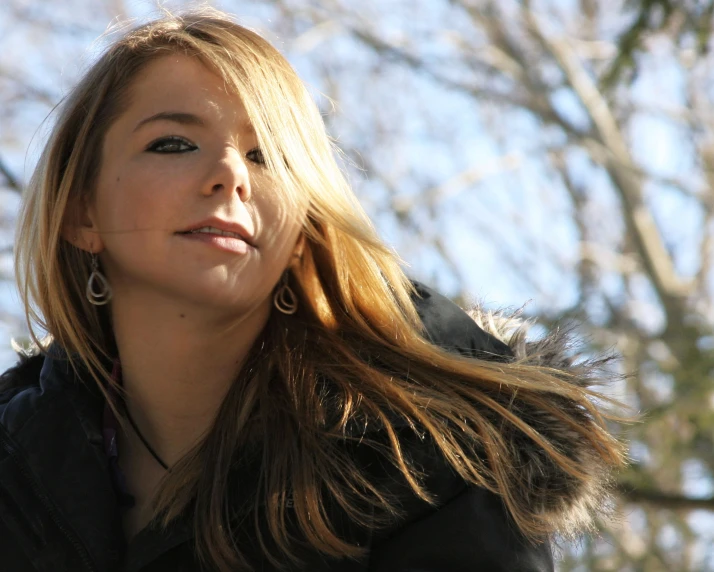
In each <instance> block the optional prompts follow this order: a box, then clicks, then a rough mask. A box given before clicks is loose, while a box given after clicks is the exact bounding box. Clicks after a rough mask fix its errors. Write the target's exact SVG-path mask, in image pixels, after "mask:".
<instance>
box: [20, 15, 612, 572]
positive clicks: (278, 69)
mask: <svg viewBox="0 0 714 572" xmlns="http://www.w3.org/2000/svg"><path fill="white" fill-rule="evenodd" d="M177 52H178V53H186V54H190V55H192V56H195V57H197V58H200V60H201V61H202V62H203V63H204V64H205V65H206V66H207V67H209V69H212V70H213V71H215V73H217V74H218V75H219V76H221V77H222V78H223V79H224V80H225V82H226V85H227V86H228V88H229V89H231V90H233V91H234V92H235V93H237V94H238V95H239V96H240V97H241V99H242V101H243V102H244V105H245V107H246V110H247V112H248V114H249V117H250V120H251V122H252V124H253V126H254V128H255V130H256V133H257V136H258V140H259V143H260V146H261V148H262V150H263V153H264V155H265V157H266V161H267V165H268V169H269V170H270V172H271V173H272V175H273V176H275V177H276V178H277V179H278V180H280V181H281V183H282V184H281V187H282V188H284V189H285V200H286V201H288V202H290V201H292V202H293V203H294V204H295V205H302V206H304V207H305V208H306V209H307V217H306V221H305V224H304V228H303V235H304V238H305V249H304V255H303V257H302V259H301V262H300V263H299V265H298V266H296V267H295V268H293V269H292V272H291V274H290V284H291V286H292V287H293V289H294V290H295V292H296V293H297V296H298V299H299V304H300V309H299V311H298V313H296V314H294V315H292V316H286V315H283V314H280V313H278V312H274V313H273V315H272V316H271V317H270V319H269V321H268V324H267V326H266V327H265V329H264V331H263V332H262V333H261V335H260V337H259V339H258V340H257V341H256V343H255V344H254V346H253V349H252V350H251V354H250V356H249V359H248V361H247V363H246V365H245V366H244V368H243V370H242V371H241V373H240V375H239V377H238V378H237V379H236V382H235V383H234V384H233V387H232V388H231V390H230V391H229V393H228V395H227V397H226V399H225V401H224V403H223V404H222V407H221V408H220V410H219V412H218V414H217V417H216V419H215V423H214V426H213V428H212V430H211V432H210V433H209V434H208V435H207V437H206V438H205V440H204V441H203V442H202V443H201V444H200V445H198V446H196V447H195V448H194V449H193V450H192V451H190V452H189V453H188V454H187V455H186V456H185V457H184V458H183V459H182V460H180V461H179V462H178V463H177V464H176V465H175V466H173V467H172V468H171V470H170V471H169V472H168V473H167V475H166V477H165V479H164V481H163V483H162V486H161V488H160V491H159V493H158V495H157V498H156V502H155V506H154V517H155V522H157V523H161V524H163V525H168V523H169V522H171V521H172V520H173V519H174V518H175V517H177V516H178V515H180V514H182V513H183V512H184V511H185V510H187V509H188V508H189V507H192V509H193V511H194V512H193V517H194V523H195V532H196V546H197V551H198V554H199V556H200V557H201V559H202V560H203V561H204V562H210V563H211V564H212V565H213V567H215V568H216V569H219V570H226V571H227V570H237V569H249V568H250V563H249V562H248V559H247V557H246V556H245V552H244V551H243V550H242V548H241V546H240V544H239V545H238V546H235V545H234V541H233V539H232V538H231V535H230V531H231V523H230V519H229V518H228V517H227V514H229V513H230V512H231V510H228V507H227V502H228V500H227V498H228V484H227V483H228V482H229V479H228V476H229V473H230V472H231V467H232V465H233V463H234V462H235V454H236V451H240V450H242V449H246V448H250V447H255V446H257V447H258V449H259V450H260V451H261V457H260V473H259V474H260V482H259V484H258V488H257V492H256V494H255V496H254V498H252V502H250V503H247V505H246V506H245V508H244V509H243V510H244V512H245V514H243V515H242V516H243V517H245V516H246V515H252V518H254V520H255V527H256V534H257V537H258V539H259V541H260V546H261V549H262V551H263V552H264V554H265V556H266V557H268V558H270V560H271V561H272V562H273V563H275V564H276V565H280V564H281V563H286V562H288V561H290V560H294V559H296V558H297V548H296V544H295V542H294V540H295V537H294V535H293V534H292V533H291V529H290V526H289V525H288V516H287V515H286V512H285V509H284V506H285V500H286V498H287V497H288V495H290V494H292V497H293V499H294V511H295V513H294V514H295V520H296V526H297V529H298V531H299V534H300V537H301V538H302V539H303V541H306V542H307V543H308V545H310V546H312V547H313V548H314V549H316V550H318V551H321V552H322V553H324V554H327V555H332V556H357V555H359V554H360V551H361V549H360V548H359V547H357V546H353V545H351V544H349V543H347V542H346V541H345V540H343V539H342V538H340V536H339V534H338V533H337V532H336V529H335V523H333V522H331V521H330V518H329V517H328V516H327V513H326V509H325V503H326V502H327V501H326V499H329V501H330V502H332V503H336V505H337V506H339V507H340V508H341V509H342V510H343V511H345V513H346V514H347V515H348V516H349V518H350V519H351V520H352V521H353V522H355V523H357V524H359V525H362V526H365V527H367V528H369V527H376V526H378V525H379V524H381V523H384V522H387V521H389V520H390V518H394V517H395V516H397V515H398V514H399V510H398V502H397V499H395V498H393V497H392V496H390V494H389V493H388V491H387V490H385V489H383V488H380V486H378V484H377V483H376V482H373V481H372V480H370V478H369V477H368V475H367V474H366V473H365V472H364V471H365V469H364V467H360V466H359V465H358V463H357V462H356V461H355V460H354V458H352V457H351V456H350V455H349V454H347V453H346V448H345V446H344V445H345V442H346V441H348V440H349V439H350V438H351V437H350V435H351V434H350V432H349V431H348V427H349V426H350V425H351V424H354V423H365V422H367V420H369V422H370V423H372V424H374V425H377V426H378V427H380V430H379V432H378V434H379V435H380V436H381V437H380V438H382V437H383V440H382V441H380V440H379V439H373V440H372V441H369V440H366V441H365V443H364V444H363V445H364V446H367V447H373V448H375V449H377V450H378V451H379V452H380V454H381V455H383V456H384V457H385V458H386V459H388V460H389V461H390V462H391V463H392V464H393V466H394V467H396V469H397V470H398V473H399V474H401V475H402V477H403V478H404V480H405V481H406V483H408V486H409V487H410V488H411V490H412V491H413V492H414V493H415V494H416V495H417V496H418V497H420V498H421V499H423V500H425V501H433V499H432V497H431V495H430V493H429V491H428V490H427V489H426V487H425V486H424V484H423V481H422V478H421V477H422V475H420V474H419V471H418V470H417V468H416V467H415V466H412V464H410V463H409V459H408V455H407V454H406V453H405V452H404V451H403V448H402V442H401V440H400V430H399V429H398V428H397V425H400V426H406V427H410V428H411V429H410V430H413V431H414V432H415V433H417V434H422V436H424V437H425V438H428V439H430V440H431V441H433V443H434V444H435V447H436V449H437V450H438V451H439V452H440V454H441V455H442V456H443V458H444V459H445V461H446V462H447V463H448V465H450V466H451V467H452V468H453V470H454V471H455V472H456V473H457V474H458V475H460V477H461V478H463V479H464V480H465V481H466V482H467V483H471V484H473V485H477V486H479V487H485V488H486V489H488V490H490V491H493V492H494V493H497V494H498V495H500V496H501V497H502V498H503V501H504V503H505V505H506V507H507V508H508V510H509V512H510V514H511V515H512V517H513V519H514V521H515V523H516V524H517V526H518V527H519V528H520V530H521V531H522V532H523V533H524V534H525V535H526V536H527V537H528V538H531V539H533V540H534V541H537V540H538V539H542V538H543V537H545V536H547V535H549V534H551V533H553V532H555V529H556V528H558V526H560V525H561V524H562V523H560V522H559V521H558V518H557V516H554V515H557V513H558V511H560V510H562V509H563V503H565V504H567V503H568V502H569V501H568V499H567V498H566V499H565V500H563V501H562V503H560V504H559V503H558V502H548V501H547V499H546V497H547V495H548V489H547V486H544V488H543V490H540V491H533V490H524V487H523V483H522V482H520V480H519V477H518V472H519V467H518V466H517V465H518V452H517V451H515V450H514V446H513V440H509V439H508V438H507V437H506V436H505V435H506V433H509V434H514V435H515V434H517V435H520V436H521V438H523V437H525V438H526V439H527V440H528V441H529V442H530V443H531V446H533V447H538V448H540V449H541V450H542V455H543V456H544V457H545V458H547V460H548V462H549V463H551V464H552V465H553V466H554V467H556V468H557V470H559V471H560V472H562V474H564V475H566V476H567V477H568V478H569V479H571V480H572V481H573V482H575V483H576V484H577V483H580V482H582V483H585V482H587V480H588V478H589V475H585V474H583V470H582V463H581V461H582V457H588V456H589V457H590V458H592V459H595V463H594V464H595V465H598V466H601V467H602V468H603V472H604V473H606V472H607V470H608V469H609V468H610V467H615V466H618V465H620V464H621V463H622V462H623V448H622V446H621V444H620V443H618V441H617V440H616V439H615V438H613V437H612V436H611V435H610V434H609V433H608V431H607V430H606V428H605V421H604V419H603V418H602V416H601V415H600V414H599V413H598V410H597V409H596V407H595V405H593V402H592V400H591V398H592V397H593V396H594V394H592V393H591V392H590V391H589V390H587V389H583V388H582V387H579V386H578V385H577V384H573V383H571V382H570V381H569V380H567V379H564V376H563V375H560V374H557V373H556V372H553V371H551V370H549V369H547V368H543V367H536V366H532V365H528V364H525V363H520V362H519V363H511V364H505V363H498V364H495V363H490V362H487V361H480V360H476V359H472V358H467V357H463V356H460V355H455V354H453V353H448V352H446V351H445V350H443V349H440V348H438V347H436V346H434V345H432V344H430V343H429V342H427V341H426V340H425V338H424V333H423V327H422V324H421V322H420V320H419V317H418V315H417V313H416V310H415V307H414V303H413V302H412V299H411V295H412V294H413V292H412V285H411V284H410V282H409V280H408V279H407V277H406V276H405V275H404V273H403V271H402V270H401V268H400V264H399V260H398V258H397V257H396V255H395V254H394V253H393V252H392V251H391V250H390V249H389V248H387V247H386V246H385V245H384V244H383V243H382V242H381V241H380V239H379V237H378V236H377V234H376V232H375V231H374V229H373V227H372V225H371V224H370V222H369V220H368V218H367V217H366V215H365V213H364V211H363V210H362V209H361V207H360V206H359V204H358V202H357V200H356V198H355V197H354V194H353V193H352V191H351V189H350V188H349V186H348V184H347V182H346V180H345V178H344V177H343V174H342V173H341V171H340V168H339V166H338V165H337V162H336V161H335V156H334V154H335V152H336V150H335V149H334V148H333V146H332V144H331V142H330V140H329V138H328V137H327V135H326V133H325V129H324V124H323V121H322V118H321V116H320V114H319V112H318V110H317V107H316V106H315V104H314V103H313V101H312V99H311V97H310V96H309V94H308V92H307V90H306V89H305V87H304V85H303V84H302V82H301V81H300V80H299V78H298V77H297V75H296V73H295V72H294V70H293V69H292V68H291V66H290V65H289V64H288V62H287V61H286V60H285V58H284V57H283V56H282V55H281V54H280V53H279V52H278V51H277V50H276V49H275V48H274V47H273V46H271V45H270V44H269V43H268V42H267V41H266V40H264V39H263V38H261V37H260V36H259V35H258V34H256V33H255V32H253V31H251V30H249V29H246V28H245V27H242V26H240V25H238V24H236V23H234V22H233V21H232V20H230V19H229V18H228V17H227V16H225V15H224V14H222V13H220V12H217V11H214V10H209V9H206V10H201V11H192V12H188V13H185V14H182V15H181V14H179V15H171V14H169V15H166V16H164V17H162V18H160V19H158V20H155V21H152V22H149V23H148V24H145V25H143V26H140V27H138V28H136V29H134V30H132V31H130V32H129V33H127V34H126V35H125V36H124V37H122V38H121V39H120V40H118V41H117V42H115V43H114V44H113V45H112V46H111V47H110V48H109V49H108V51H107V52H106V53H105V54H104V55H103V57H101V58H100V59H99V60H98V61H97V63H96V64H94V65H93V66H92V68H91V69H90V70H89V72H88V73H87V74H86V75H85V76H84V78H83V79H82V80H81V81H80V82H79V84H78V85H77V86H76V87H75V88H74V90H73V91H72V92H71V94H70V95H69V96H68V97H67V98H66V100H65V101H64V102H63V104H62V106H61V112H60V114H59V117H58V120H57V123H56V126H55V127H54V130H53V133H52V136H51V138H50V140H49V142H48V143H47V145H46V148H45V150H44V152H43V154H42V156H41V159H40V161H39V164H38V166H37V168H36V170H35V172H34V175H33V177H32V179H31V181H30V183H29V186H28V188H27V190H26V194H25V199H24V204H23V207H22V211H21V215H20V221H19V227H18V235H17V242H16V270H17V276H18V282H19V286H20V292H21V295H22V299H23V301H24V304H25V307H26V311H27V319H28V323H29V324H30V327H31V331H33V332H34V329H33V324H38V325H39V326H41V327H42V328H43V329H45V330H46V331H47V332H49V333H50V334H51V336H52V337H53V339H54V340H55V342H56V343H58V344H59V345H60V346H61V347H62V348H64V349H65V350H66V351H67V353H68V354H69V355H73V356H76V358H75V359H76V360H78V362H79V363H80V364H81V366H82V368H83V369H82V371H85V372H88V375H85V379H87V378H88V379H89V382H94V383H97V384H99V386H100V388H101V390H102V391H106V385H107V383H112V380H111V378H110V376H109V375H108V373H107V370H106V359H107V358H111V357H112V353H113V351H114V349H113V347H112V336H111V330H110V327H109V325H108V321H107V317H106V315H105V314H103V313H102V311H101V310H98V309H97V307H96V306H92V305H91V304H89V303H88V302H87V300H86V298H85V295H84V289H85V285H86V282H87V278H88V275H89V268H90V264H89V259H88V255H87V253H85V252H84V251H82V250H80V249H78V248H75V247H74V246H72V245H71V244H70V243H69V242H67V241H65V240H63V239H62V231H63V225H64V224H65V223H66V217H67V212H68V209H69V208H71V205H73V204H77V203H81V202H82V201H88V200H90V199H91V196H92V191H93V188H94V185H95V182H96V178H97V174H98V172H99V169H100V167H101V165H100V161H101V148H102V142H103V139H104V136H105V134H106V131H107V129H108V127H109V126H110V125H111V123H112V122H113V121H114V120H115V119H116V118H117V116H119V115H120V114H121V113H122V111H123V109H124V107H125V105H126V101H127V98H128V96H129V90H130V87H131V81H132V79H133V78H134V77H135V76H136V75H137V73H138V72H139V71H140V70H141V69H142V68H143V67H144V66H145V65H146V64H147V63H148V62H150V61H152V60H154V59H155V58H158V57H161V56H163V55H166V54H170V53H177ZM33 336H34V333H33ZM36 341H37V340H36ZM258 358H260V359H258ZM326 380H329V382H326ZM105 395H106V393H105ZM514 403H518V404H520V405H519V407H520V408H521V409H522V408H530V409H532V410H534V411H538V412H542V414H543V416H544V417H546V418H548V419H551V420H553V421H554V422H557V423H560V424H562V426H563V427H565V428H566V430H567V431H568V432H570V434H571V435H573V436H575V437H574V438H577V439H578V440H579V441H580V442H581V443H582V444H583V445H582V447H581V451H580V452H579V453H578V455H580V456H581V458H579V459H574V458H571V457H569V456H568V455H566V454H564V453H563V451H562V448H560V447H559V446H558V444H557V443H554V442H553V441H552V439H549V438H548V437H546V436H544V435H543V434H542V432H541V431H540V430H539V428H538V427H534V426H532V425H529V424H528V423H527V422H526V421H524V419H523V418H522V416H519V415H518V414H517V411H518V410H519V409H518V407H513V404H514ZM564 403H567V404H568V406H567V407H564V406H563V404H564ZM397 421H398V423H397ZM504 428H508V431H505V430H504ZM575 488H577V487H575ZM551 492H552V491H551ZM572 502H576V501H575V500H573V501H572ZM231 509H233V512H235V510H237V507H231ZM259 515H264V520H265V523H267V529H266V528H265V527H264V526H262V525H261V522H262V521H261V518H263V517H261V516H259ZM239 516H241V515H239ZM586 520H587V517H583V518H582V521H581V522H576V523H574V526H583V525H585V524H587V522H585V521H586ZM266 530H267V536H266V532H265V531H266Z"/></svg>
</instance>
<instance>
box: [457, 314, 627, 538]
mask: <svg viewBox="0 0 714 572" xmlns="http://www.w3.org/2000/svg"><path fill="white" fill-rule="evenodd" d="M467 314H468V315H469V316H470V317H471V318H472V319H473V320H474V322H476V324H477V325H478V326H479V327H480V328H481V329H482V330H484V331H486V332H487V333H488V334H490V335H491V336H493V337H495V338H496V339H498V340H499V341H501V342H503V343H504V344H506V345H507V346H508V347H509V348H510V350H511V351H512V352H513V360H514V361H516V362H519V363H522V364H527V365H536V366H541V367H547V368H552V369H553V370H554V371H555V372H561V373H562V375H561V376H560V377H561V378H562V379H565V380H567V381H569V382H571V383H574V384H577V385H578V386H580V387H582V388H597V387H598V386H606V385H610V384H611V383H612V382H613V381H616V380H618V379H620V378H621V376H619V375H618V374H616V373H613V372H612V371H611V368H608V367H607V366H608V364H610V363H611V362H612V361H613V358H614V356H612V355H607V356H604V357H600V358H597V359H588V358H585V357H584V356H583V355H582V353H581V352H580V351H579V350H581V347H582V342H581V341H579V340H578V339H577V338H576V335H575V329H576V327H577V325H573V326H568V327H565V328H563V327H556V328H555V329H553V330H552V331H550V332H549V333H547V335H545V336H544V337H542V338H539V339H535V340H532V341H531V340H529V339H528V338H527V334H528V331H529V329H530V328H531V327H532V326H533V325H535V322H534V321H531V320H525V319H523V318H522V312H521V311H518V312H516V313H513V314H510V315H509V314H508V313H507V312H504V311H502V310H498V311H487V310H485V309H484V308H483V307H481V306H480V305H477V306H475V307H473V308H471V309H470V310H468V311H467ZM554 399H556V400H557V401H558V402H559V405H560V407H561V409H563V410H568V412H569V414H570V415H572V416H573V417H574V418H576V419H577V418H581V419H582V421H583V424H589V425H592V426H594V425H596V423H597V422H596V420H594V419H593V418H592V416H591V414H589V413H588V412H586V411H584V410H583V409H582V408H581V407H580V406H578V405H577V404H576V403H575V402H573V401H572V400H570V399H567V398H562V397H558V396H554ZM512 410H513V411H514V412H515V413H517V414H518V415H519V416H520V417H521V419H523V420H524V421H526V422H527V423H528V424H529V425H530V426H531V427H533V428H534V429H536V430H537V431H538V432H539V433H540V434H541V435H543V436H545V437H546V438H547V439H548V440H549V441H550V442H551V443H552V444H553V445H554V446H555V448H556V449H557V450H558V451H559V452H560V453H562V454H564V455H565V456H566V457H567V458H568V459H570V460H572V461H575V463H576V465H577V468H578V471H579V472H580V473H581V477H580V478H575V477H573V476H572V475H570V474H568V473H566V472H565V471H563V470H562V469H561V468H560V467H559V466H558V465H556V464H555V463H554V462H553V461H552V460H551V459H550V458H549V457H548V456H546V455H545V454H544V453H543V451H542V450H540V449H539V448H537V447H535V446H534V444H533V442H532V441H531V440H530V439H529V438H527V437H526V436H525V435H523V434H522V433H520V432H515V431H514V432H512V434H511V437H512V442H513V451H514V454H515V455H517V457H518V463H517V464H518V466H520V467H521V471H522V473H521V477H520V478H521V480H522V482H523V483H524V495H525V496H526V502H528V503H529V504H530V505H531V506H533V507H534V508H535V509H536V510H537V511H538V512H541V513H545V514H547V516H548V520H549V521H550V523H551V527H552V530H554V531H556V532H557V534H559V535H561V536H562V537H564V538H573V537H575V536H577V535H579V534H582V533H583V532H584V531H593V530H594V529H595V528H596V523H597V520H598V519H600V518H602V517H606V518H607V517H611V515H612V511H613V503H612V501H611V493H612V489H613V486H612V485H613V482H612V481H613V480H612V475H611V471H612V468H611V467H609V466H608V465H607V464H606V463H605V462H604V461H603V459H602V457H601V455H600V454H599V453H598V452H597V451H595V450H594V449H593V447H592V446H591V445H590V444H588V443H585V442H584V440H583V438H582V436H581V435H579V434H578V433H576V432H574V431H572V430H570V429H568V428H566V427H564V426H563V424H562V422H561V421H559V420H558V419H556V418H555V417H553V416H552V415H550V414H548V413H547V412H543V411H538V410H536V409H534V408H533V407H532V406H529V405H528V404H523V403H518V402H517V400H514V403H513V405H512Z"/></svg>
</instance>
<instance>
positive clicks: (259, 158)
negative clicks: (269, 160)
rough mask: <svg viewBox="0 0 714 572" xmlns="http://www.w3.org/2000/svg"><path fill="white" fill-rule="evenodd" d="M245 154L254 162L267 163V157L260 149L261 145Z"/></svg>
mask: <svg viewBox="0 0 714 572" xmlns="http://www.w3.org/2000/svg"><path fill="white" fill-rule="evenodd" d="M245 156H246V157H248V159H249V160H251V161H253V163H257V164H258V165H265V157H263V152H262V151H261V150H260V147H256V148H255V149H251V150H250V151H248V152H247V153H246V154H245Z"/></svg>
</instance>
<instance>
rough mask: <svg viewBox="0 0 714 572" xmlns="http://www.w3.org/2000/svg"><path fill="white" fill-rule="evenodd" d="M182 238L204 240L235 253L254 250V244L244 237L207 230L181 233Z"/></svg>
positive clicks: (220, 248)
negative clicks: (207, 231) (208, 231)
mask: <svg viewBox="0 0 714 572" xmlns="http://www.w3.org/2000/svg"><path fill="white" fill-rule="evenodd" d="M179 236H180V237H181V238H185V239H186V240H191V241H193V242H202V243H204V244H207V245H209V246H213V247H214V248H218V249H219V250H223V251H225V252H231V253H233V254H247V253H248V251H250V250H252V249H253V248H255V247H253V246H251V245H250V244H248V243H247V242H246V241H245V240H243V239H242V238H236V237H233V236H223V235H220V234H211V233H206V232H195V233H186V234H179Z"/></svg>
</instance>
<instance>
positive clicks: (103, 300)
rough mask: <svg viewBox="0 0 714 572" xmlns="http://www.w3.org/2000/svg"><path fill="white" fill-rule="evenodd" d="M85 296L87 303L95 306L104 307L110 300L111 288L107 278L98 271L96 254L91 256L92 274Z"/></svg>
mask: <svg viewBox="0 0 714 572" xmlns="http://www.w3.org/2000/svg"><path fill="white" fill-rule="evenodd" d="M85 295H86V296H87V300H89V303H90V304H93V305H95V306H104V304H108V303H109V300H111V299H112V287H111V286H110V285H109V282H108V281H107V277H106V276H104V274H102V273H101V271H100V270H99V259H98V257H97V255H96V254H92V273H91V274H90V275H89V280H87V290H86V291H85Z"/></svg>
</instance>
